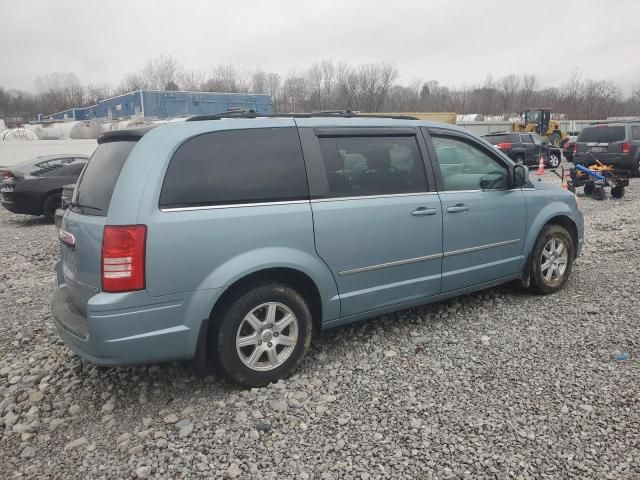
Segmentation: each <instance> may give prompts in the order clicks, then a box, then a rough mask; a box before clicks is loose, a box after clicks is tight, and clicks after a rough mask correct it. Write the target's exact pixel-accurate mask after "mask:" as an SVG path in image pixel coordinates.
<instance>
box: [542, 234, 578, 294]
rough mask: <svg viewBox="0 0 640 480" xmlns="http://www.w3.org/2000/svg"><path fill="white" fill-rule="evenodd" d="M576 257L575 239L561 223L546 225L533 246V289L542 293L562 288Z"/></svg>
mask: <svg viewBox="0 0 640 480" xmlns="http://www.w3.org/2000/svg"><path fill="white" fill-rule="evenodd" d="M574 257H575V251H574V245H573V239H572V238H571V235H570V234H569V232H567V230H566V229H565V228H564V227H561V226H560V225H546V226H545V227H544V228H543V229H542V231H541V232H540V235H538V238H537V240H536V243H535V245H534V247H533V253H532V268H531V286H532V287H533V289H534V290H535V291H537V292H538V293H542V294H550V293H555V292H557V291H558V290H561V289H562V288H563V287H564V286H565V284H566V283H567V280H568V279H569V274H570V273H571V267H572V266H573V259H574Z"/></svg>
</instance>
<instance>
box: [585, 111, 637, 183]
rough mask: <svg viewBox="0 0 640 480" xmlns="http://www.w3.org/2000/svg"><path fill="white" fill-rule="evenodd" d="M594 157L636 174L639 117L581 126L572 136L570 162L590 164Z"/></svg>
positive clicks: (594, 161)
mask: <svg viewBox="0 0 640 480" xmlns="http://www.w3.org/2000/svg"><path fill="white" fill-rule="evenodd" d="M596 160H598V161H600V162H602V163H604V164H605V165H612V166H614V167H616V168H620V169H624V170H629V172H630V173H631V175H634V176H640V119H637V120H625V121H613V122H600V123H594V124H591V125H589V126H587V127H584V128H583V129H582V130H581V131H580V135H578V138H577V140H576V144H575V147H574V151H573V163H580V164H582V165H592V164H594V163H596Z"/></svg>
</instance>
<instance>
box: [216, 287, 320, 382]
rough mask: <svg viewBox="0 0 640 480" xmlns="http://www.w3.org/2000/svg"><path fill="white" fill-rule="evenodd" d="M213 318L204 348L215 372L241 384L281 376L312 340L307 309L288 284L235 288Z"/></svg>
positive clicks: (298, 358)
mask: <svg viewBox="0 0 640 480" xmlns="http://www.w3.org/2000/svg"><path fill="white" fill-rule="evenodd" d="M216 317H217V318H214V319H213V320H214V328H213V329H212V337H211V338H210V342H209V345H210V347H211V348H210V350H209V351H210V352H212V357H213V360H214V363H215V366H216V367H217V369H218V370H219V371H220V373H222V374H223V375H224V376H225V377H227V378H228V379H229V380H230V381H231V382H233V383H235V384H238V385H241V386H243V387H258V386H262V385H266V384H268V383H271V382H274V381H277V380H278V379H280V378H283V377H286V376H287V375H289V374H290V373H291V372H293V370H294V369H295V368H296V367H297V366H298V365H299V364H300V362H301V361H302V358H303V357H304V355H305V353H306V352H307V350H308V348H309V344H310V343H311V334H312V330H313V328H312V320H311V312H310V310H309V307H308V305H307V302H306V301H305V299H304V298H303V297H302V296H301V295H300V294H299V293H298V292H297V291H296V290H294V289H293V288H291V287H289V286H288V285H284V284H279V283H262V284H257V285H254V286H253V287H252V288H248V289H245V290H244V291H242V292H238V294H236V295H235V296H234V297H233V298H231V299H229V301H227V302H226V305H225V306H224V307H223V308H222V310H221V311H220V312H219V315H216Z"/></svg>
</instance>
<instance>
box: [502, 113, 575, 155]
mask: <svg viewBox="0 0 640 480" xmlns="http://www.w3.org/2000/svg"><path fill="white" fill-rule="evenodd" d="M521 116H522V120H523V122H519V123H514V124H513V127H512V130H513V131H514V132H536V133H537V134H538V135H540V136H541V137H543V138H544V139H545V140H546V141H547V142H549V143H551V144H552V145H556V146H560V145H561V144H562V142H563V140H567V139H568V138H569V135H567V132H563V131H562V130H561V129H560V122H558V121H557V120H551V109H550V108H529V109H527V110H525V111H524V112H523V113H522V114H521Z"/></svg>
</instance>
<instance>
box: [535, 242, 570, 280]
mask: <svg viewBox="0 0 640 480" xmlns="http://www.w3.org/2000/svg"><path fill="white" fill-rule="evenodd" d="M568 263H569V251H568V249H567V246H566V245H565V242H564V241H563V240H561V239H559V238H556V237H554V238H552V239H551V240H549V241H548V242H547V244H546V245H545V246H544V248H543V249H542V255H541V258H540V272H541V273H542V278H543V279H544V281H545V282H546V283H547V284H548V285H553V284H557V283H559V282H560V281H561V280H562V279H563V277H564V274H565V272H566V271H567V265H568Z"/></svg>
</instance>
